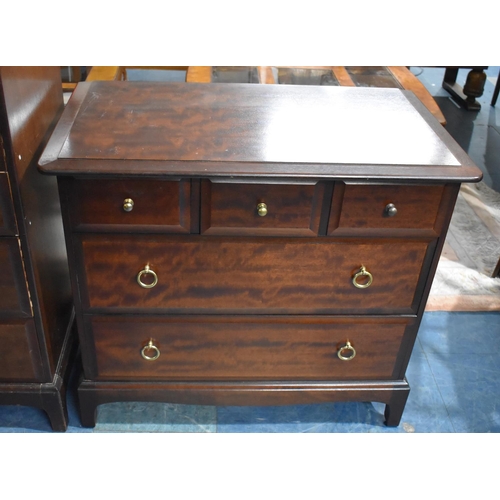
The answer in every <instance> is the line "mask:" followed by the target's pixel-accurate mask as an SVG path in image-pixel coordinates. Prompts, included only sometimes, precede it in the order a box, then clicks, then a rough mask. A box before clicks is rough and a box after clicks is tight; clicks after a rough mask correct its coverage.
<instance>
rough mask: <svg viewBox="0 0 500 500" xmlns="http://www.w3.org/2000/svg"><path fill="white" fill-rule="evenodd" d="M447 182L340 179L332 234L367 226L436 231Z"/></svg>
mask: <svg viewBox="0 0 500 500" xmlns="http://www.w3.org/2000/svg"><path fill="white" fill-rule="evenodd" d="M443 191H444V186H398V185H360V184H343V183H337V184H336V186H335V190H334V198H333V199H334V202H333V204H332V213H331V216H330V222H329V227H328V234H334V235H336V234H340V233H342V234H345V235H351V234H356V233H359V232H363V231H365V230H373V229H375V230H380V229H382V230H394V229H413V230H427V231H433V230H434V226H435V224H436V217H437V215H438V211H439V205H440V203H441V198H442V196H443Z"/></svg>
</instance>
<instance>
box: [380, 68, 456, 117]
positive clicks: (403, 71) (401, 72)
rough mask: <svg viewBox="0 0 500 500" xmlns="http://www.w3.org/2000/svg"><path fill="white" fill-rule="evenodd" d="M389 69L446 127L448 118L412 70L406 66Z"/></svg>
mask: <svg viewBox="0 0 500 500" xmlns="http://www.w3.org/2000/svg"><path fill="white" fill-rule="evenodd" d="M387 69H388V70H389V71H390V72H391V73H392V74H393V75H394V77H395V78H396V79H397V80H398V82H399V83H401V85H403V87H404V88H405V89H406V90H411V91H412V92H413V93H414V94H415V95H416V96H417V97H418V98H419V99H420V100H421V101H422V103H423V104H424V105H425V107H426V108H427V109H428V110H429V111H430V112H431V113H432V114H433V115H434V117H435V118H436V119H437V120H438V121H439V123H441V125H443V126H444V125H446V118H445V117H444V115H443V113H442V112H441V110H440V109H439V106H438V105H437V103H436V101H435V100H434V98H433V97H432V96H431V94H430V93H429V91H428V90H427V89H426V88H425V86H424V85H423V83H422V82H421V81H420V80H419V79H418V78H417V77H416V76H415V75H414V74H413V73H412V72H411V71H410V70H408V69H407V68H406V67H404V66H387Z"/></svg>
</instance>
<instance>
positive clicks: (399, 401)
mask: <svg viewBox="0 0 500 500" xmlns="http://www.w3.org/2000/svg"><path fill="white" fill-rule="evenodd" d="M409 394H410V389H409V388H408V389H402V390H397V391H394V393H393V395H392V397H391V400H390V402H389V403H388V404H387V405H386V406H385V412H384V416H385V425H387V427H397V426H398V425H399V422H401V417H402V416H403V411H404V409H405V405H406V400H407V399H408V395H409Z"/></svg>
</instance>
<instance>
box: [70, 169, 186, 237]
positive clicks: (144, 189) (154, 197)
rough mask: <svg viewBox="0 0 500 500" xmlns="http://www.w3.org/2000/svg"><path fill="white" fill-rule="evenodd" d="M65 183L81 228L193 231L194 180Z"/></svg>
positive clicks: (75, 220)
mask: <svg viewBox="0 0 500 500" xmlns="http://www.w3.org/2000/svg"><path fill="white" fill-rule="evenodd" d="M64 185H66V186H67V189H68V200H69V205H70V213H71V221H72V225H73V227H74V228H75V229H77V230H94V231H99V230H101V231H113V229H114V230H118V231H119V230H121V231H134V230H137V231H153V232H154V231H159V232H168V233H188V232H189V231H190V221H191V208H190V207H191V200H190V193H191V189H190V186H191V183H190V181H165V180H156V179H146V180H144V179H131V178H128V179H121V180H120V179H98V180H97V179H90V180H81V179H74V180H70V181H68V182H67V183H66V184H64Z"/></svg>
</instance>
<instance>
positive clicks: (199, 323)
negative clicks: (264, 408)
mask: <svg viewBox="0 0 500 500" xmlns="http://www.w3.org/2000/svg"><path fill="white" fill-rule="evenodd" d="M85 322H86V328H88V331H89V332H91V333H92V337H93V339H94V344H95V360H93V361H94V362H93V363H88V364H87V369H89V366H91V365H94V370H95V373H87V374H86V375H87V376H91V377H93V378H94V377H95V379H97V380H139V379H148V380H256V379H259V380H356V379H360V380H371V379H379V380H380V379H393V378H397V376H398V375H399V364H398V362H399V360H398V354H399V352H400V348H401V344H402V341H403V338H404V336H405V334H406V333H407V332H408V331H409V330H410V329H411V328H412V325H413V320H411V319H408V318H406V319H405V318H385V319H383V320H382V319H378V318H375V319H374V318H365V319H354V318H334V319H332V318H331V317H330V318H319V317H290V316H288V317H286V316H285V317H283V316H279V317H274V318H269V317H260V316H241V317H235V316H232V317H231V316H190V317H189V316H170V317H168V316H167V317H154V316H87V317H86V318H85ZM348 343H349V344H348ZM339 352H340V355H341V356H342V357H343V358H345V359H341V358H340V357H339Z"/></svg>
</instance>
